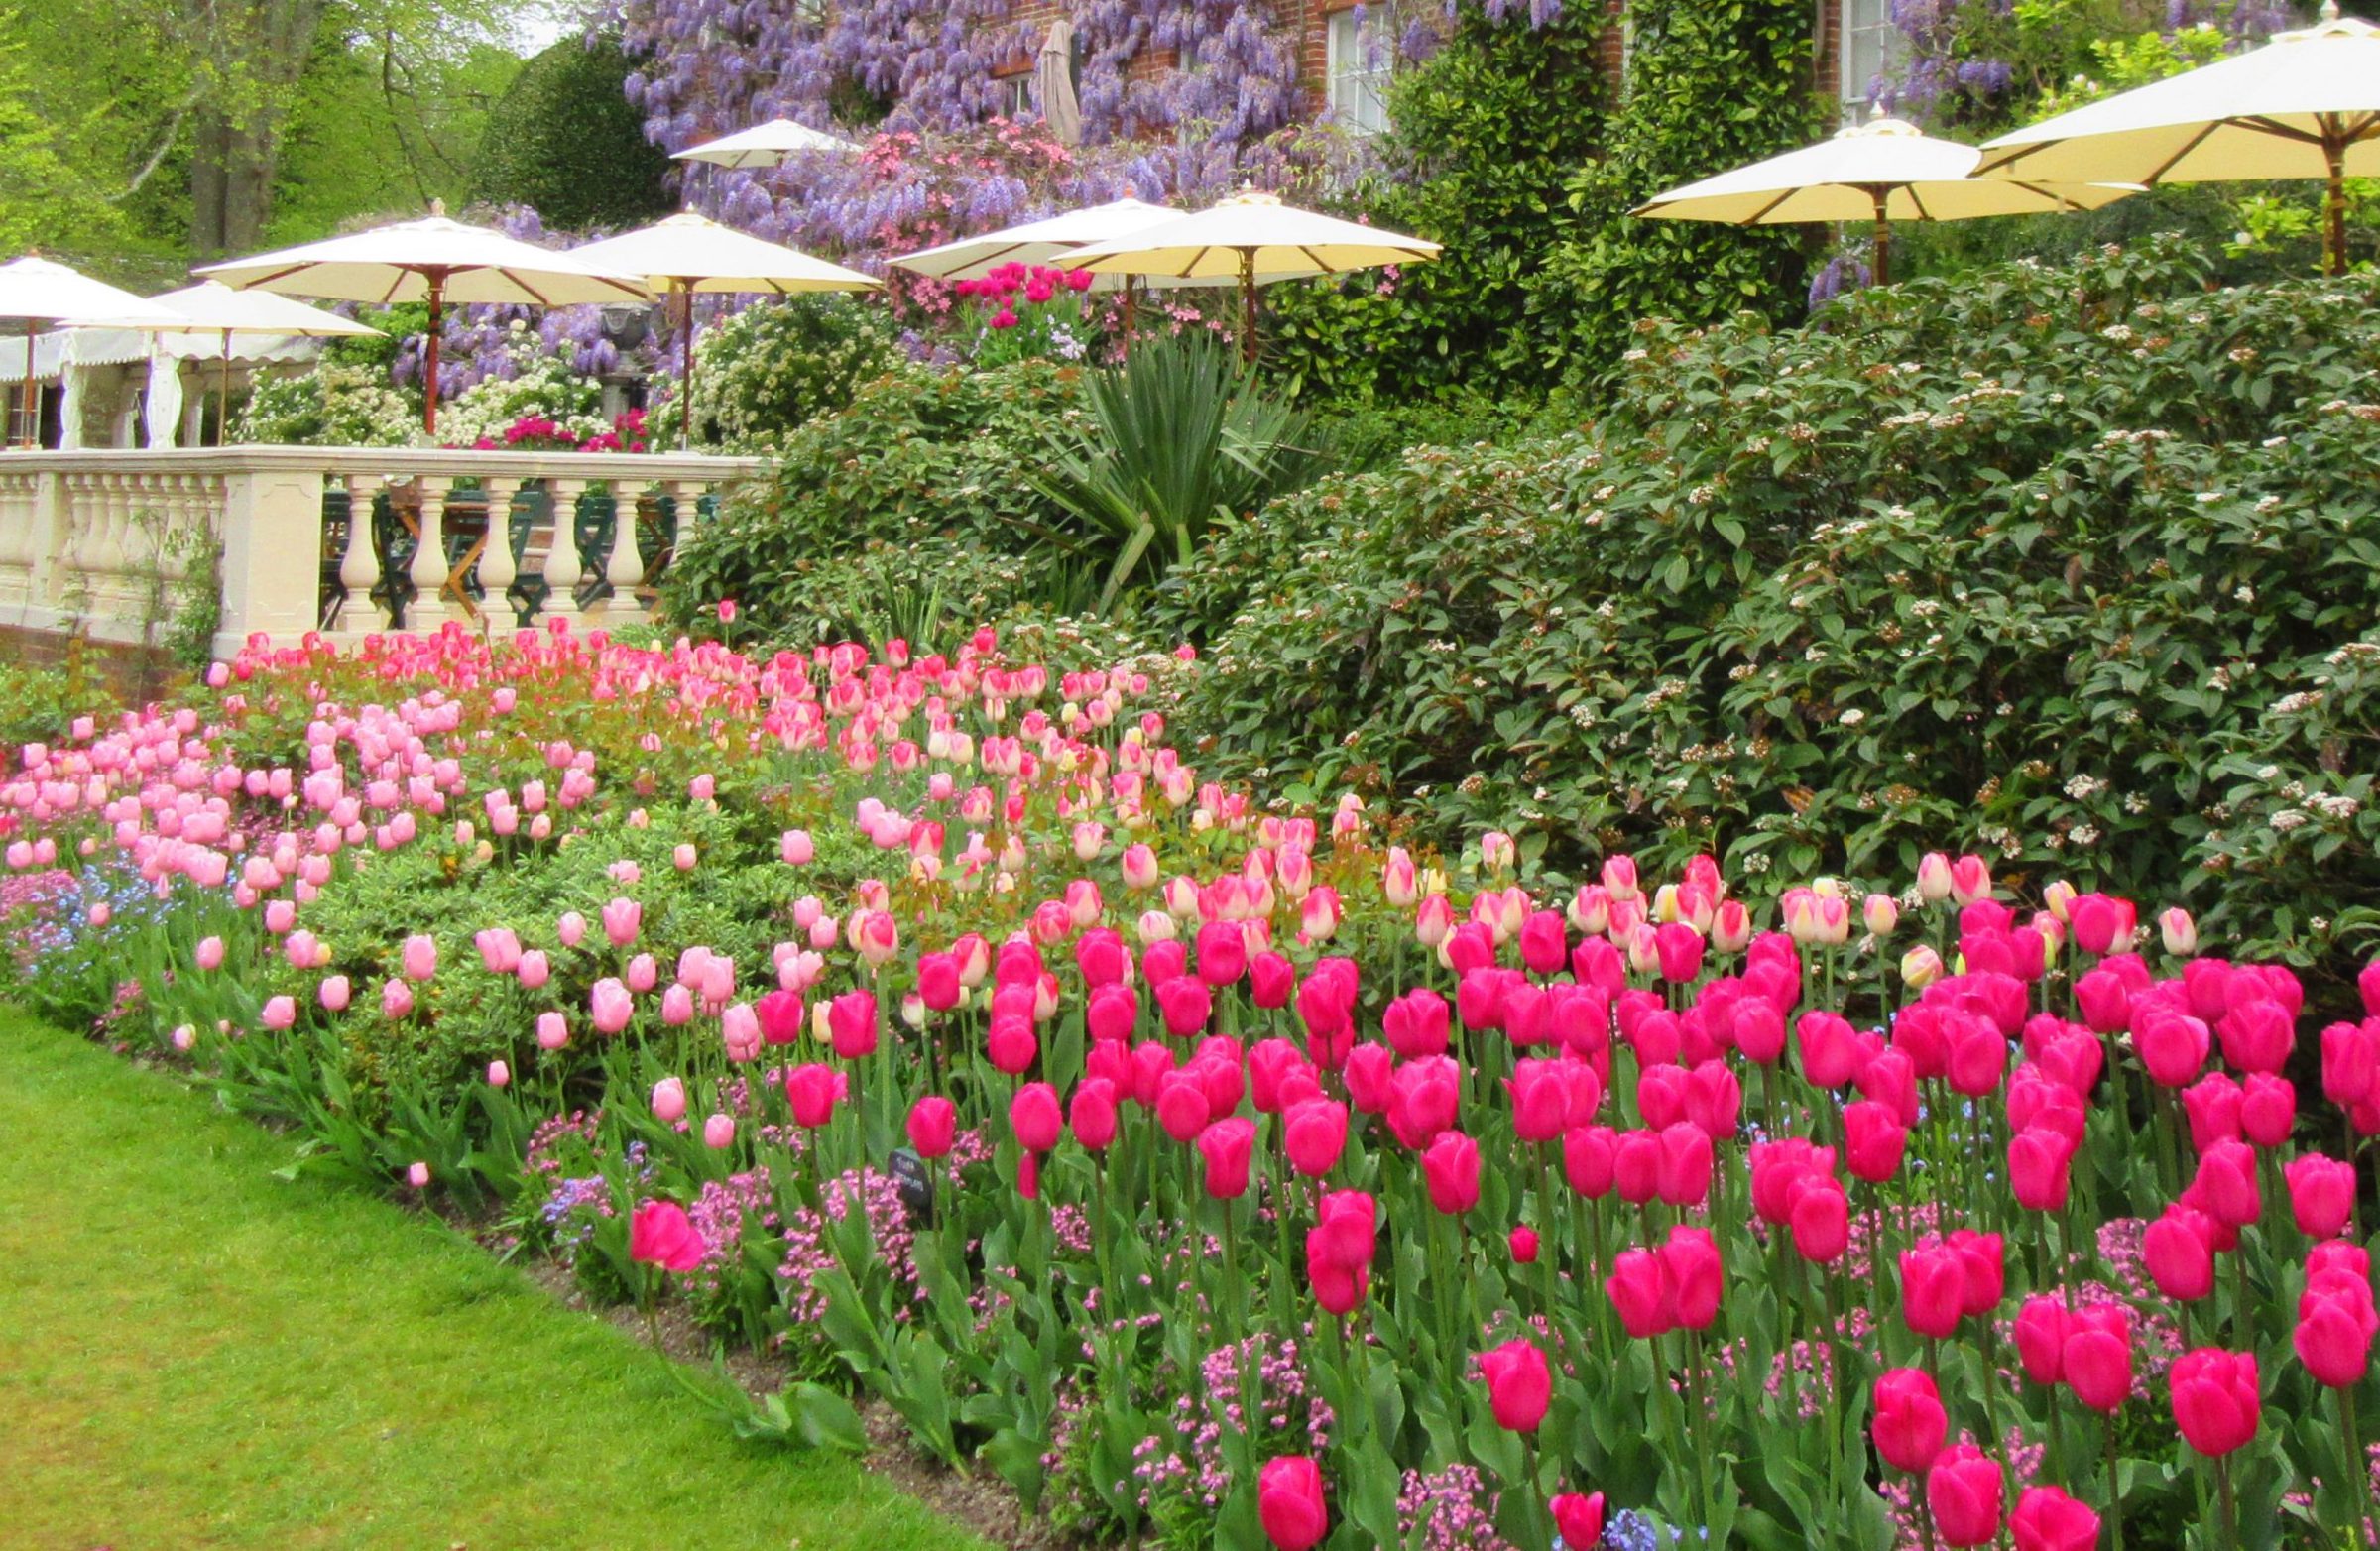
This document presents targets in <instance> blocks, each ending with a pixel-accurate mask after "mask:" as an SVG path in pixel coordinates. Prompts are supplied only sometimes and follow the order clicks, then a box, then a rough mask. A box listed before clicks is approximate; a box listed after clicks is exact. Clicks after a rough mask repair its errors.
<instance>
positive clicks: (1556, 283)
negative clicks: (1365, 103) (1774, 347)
mask: <svg viewBox="0 0 2380 1551" xmlns="http://www.w3.org/2000/svg"><path fill="white" fill-rule="evenodd" d="M1632 9H1633V10H1634V11H1635V13H1636V18H1635V23H1634V29H1633V32H1632V33H1631V35H1630V46H1629V55H1628V68H1627V80H1626V88H1627V89H1626V92H1625V95H1624V97H1622V98H1621V99H1620V100H1618V101H1616V102H1615V101H1613V100H1611V98H1610V94H1609V92H1608V90H1607V89H1606V86H1605V84H1604V83H1605V81H1606V72H1605V69H1604V67H1603V64H1602V62H1601V55H1602V50H1603V46H1604V42H1605V38H1604V31H1605V29H1606V27H1608V26H1609V25H1610V24H1609V22H1608V20H1607V19H1606V17H1605V15H1604V13H1603V9H1602V7H1601V6H1572V7H1570V8H1568V9H1566V10H1565V11H1564V13H1563V15H1562V16H1561V17H1560V18H1559V19H1558V20H1556V21H1554V22H1552V23H1551V24H1549V25H1547V26H1544V27H1538V28H1532V27H1530V26H1528V25H1526V22H1525V19H1524V18H1522V17H1520V16H1518V15H1515V16H1513V17H1512V18H1510V19H1509V20H1507V21H1505V22H1503V23H1500V24H1499V23H1496V22H1493V21H1491V20H1489V19H1488V18H1487V16H1486V14H1485V13H1483V12H1481V11H1480V10H1479V9H1478V8H1477V7H1476V5H1470V4H1467V5H1465V6H1464V7H1463V8H1462V12H1461V15H1460V18H1459V20H1458V23H1457V26H1456V29H1455V33H1454V36H1453V38H1452V39H1451V40H1450V41H1449V42H1448V44H1447V46H1446V47H1445V48H1444V49H1443V50H1442V51H1441V52H1440V53H1439V54H1438V55H1437V56H1436V57H1434V58H1433V59H1432V60H1430V61H1429V62H1428V63H1427V64H1425V65H1423V66H1422V67H1421V68H1419V69H1417V70H1415V71H1414V72H1413V73H1412V74H1411V75H1410V76H1408V77H1407V78H1406V80H1405V81H1404V82H1403V83H1401V84H1400V85H1399V86H1398V87H1397V88H1396V90H1395V94H1394V97H1393V98H1392V103H1393V112H1394V116H1395V120H1396V130H1395V137H1394V140H1393V142H1392V145H1391V151H1392V153H1393V154H1394V155H1395V156H1396V157H1398V158H1400V159H1401V160H1402V161H1403V162H1404V163H1406V164H1407V168H1406V170H1407V171H1409V172H1410V173H1411V174H1412V175H1413V176H1412V179H1411V180H1410V181H1406V182H1400V183H1398V184H1395V185H1393V186H1388V187H1382V188H1378V189H1373V190H1368V198H1367V208H1368V210H1369V211H1370V212H1371V214H1372V216H1373V217H1374V218H1375V219H1376V220H1378V221H1379V223H1380V224H1381V225H1383V226H1387V227H1391V228H1394V229H1398V230H1405V231H1412V232H1416V233H1419V234H1421V235H1423V236H1429V237H1434V238H1437V239H1439V240H1441V241H1443V242H1444V243H1445V244H1446V245H1447V247H1446V253H1445V255H1444V256H1443V257H1442V258H1441V259H1440V260H1439V261H1438V262H1437V263H1434V264H1426V265H1415V266H1412V267H1410V268H1408V269H1406V270H1405V271H1403V272H1402V273H1401V274H1399V275H1398V276H1396V277H1395V278H1394V279H1393V280H1390V281H1385V282H1384V281H1383V280H1382V279H1381V278H1380V277H1378V276H1376V275H1371V274H1366V275H1364V276H1360V277H1357V278H1354V279H1351V280H1349V281H1346V282H1343V283H1340V284H1338V285H1336V286H1332V287H1327V288H1324V287H1309V288H1304V289H1302V290H1300V289H1296V288H1286V287H1284V288H1277V289H1276V291H1275V293H1274V295H1273V297H1272V298H1271V300H1272V304H1273V308H1274V312H1275V315H1276V319H1277V321H1276V323H1275V326H1274V329H1273V332H1272V334H1271V336H1270V343H1269V345H1268V349H1269V351H1270V354H1269V357H1268V364H1269V366H1270V368H1271V369H1272V370H1273V371H1274V373H1275V374H1276V375H1279V376H1282V377H1283V378H1284V379H1285V380H1287V381H1288V382H1290V383H1292V384H1293V385H1295V386H1296V387H1298V388H1299V389H1301V390H1304V391H1310V392H1315V393H1318V394H1320V395H1322V396H1323V397H1325V398H1326V399H1330V400H1336V401H1342V402H1345V401H1354V402H1363V401H1368V400H1369V399H1371V398H1373V397H1374V396H1375V395H1377V396H1384V395H1394V396H1396V397H1400V398H1412V397H1416V396H1421V395H1431V394H1441V393H1444V392H1446V391H1447V390H1449V389H1450V388H1452V387H1455V386H1457V385H1461V386H1465V387H1468V388H1470V389H1473V390H1475V391H1482V392H1487V393H1505V392H1509V391H1512V390H1515V389H1533V390H1537V391H1542V390H1543V389H1544V388H1546V387H1547V386H1550V385H1553V384H1560V383H1570V384H1577V383H1582V382H1589V381H1592V380H1594V379H1595V378H1596V377H1597V376H1599V375H1600V374H1601V373H1602V372H1603V371H1605V370H1606V369H1607V368H1608V367H1609V365H1610V364H1611V362H1612V360H1613V359H1614V358H1615V357H1616V356H1617V355H1618V354H1619V352H1620V350H1621V349H1623V348H1624V347H1625V346H1624V335H1625V332H1626V330H1627V327H1628V325H1629V322H1630V320H1632V319H1634V318H1638V317H1645V316H1663V317H1676V318H1679V319H1682V320H1685V321H1687V322H1693V323H1704V322H1711V321H1714V320H1716V319H1719V318H1723V317H1725V316H1727V315H1728V314H1730V313H1732V312H1734V311H1736V310H1738V309H1740V308H1750V309H1752V310H1754V311H1757V312H1759V313H1761V314H1763V315H1764V316H1767V317H1770V318H1772V319H1784V318H1788V317H1798V316H1799V315H1800V312H1801V309H1802V306H1803V304H1804V297H1805V280H1804V277H1805V274H1806V272H1807V270H1808V267H1809V265H1808V253H1807V251H1806V237H1805V235H1804V234H1803V233H1801V232H1799V231H1797V230H1793V229H1773V230H1754V231H1743V230H1737V229H1734V228H1729V227H1714V226H1704V225H1699V224H1694V223H1686V222H1671V221H1647V220H1640V219H1638V218H1636V217H1635V216H1632V215H1630V214H1629V213H1628V211H1629V210H1630V209H1631V208H1633V207H1634V206H1635V205H1637V204H1640V203H1642V202H1643V201H1644V200H1645V199H1646V198H1648V197H1650V196H1651V195H1653V194H1655V193H1658V192H1659V191H1660V190H1661V189H1663V188H1666V187H1670V186H1674V185H1675V184H1678V183H1681V182H1686V181H1691V180H1692V179H1697V178H1702V177H1707V176H1709V175H1710V174H1713V173H1718V172H1722V171H1724V170H1725V169H1726V168H1728V167H1732V166H1735V165H1737V164H1739V163H1743V162H1749V161H1755V160H1758V159H1759V158H1761V157H1765V156H1772V155H1774V154H1776V153H1778V152H1781V151H1786V150H1790V149H1792V148H1793V147H1795V146H1799V145H1802V144H1805V143H1807V142H1808V141H1809V140H1811V139H1813V138H1814V137H1815V136H1816V134H1817V133H1818V131H1819V129H1820V128H1821V126H1822V123H1823V122H1824V120H1825V118H1826V115H1827V113H1828V112H1829V111H1831V108H1832V103H1831V101H1830V100H1828V99H1827V98H1826V97H1825V94H1823V93H1820V92H1817V91H1814V90H1813V85H1812V75H1813V64H1812V59H1811V40H1810V8H1809V6H1808V5H1806V4H1803V3H1800V0H1714V3H1712V4H1708V5H1691V6H1686V5H1672V6H1651V5H1645V6H1636V7H1633V8H1632Z"/></svg>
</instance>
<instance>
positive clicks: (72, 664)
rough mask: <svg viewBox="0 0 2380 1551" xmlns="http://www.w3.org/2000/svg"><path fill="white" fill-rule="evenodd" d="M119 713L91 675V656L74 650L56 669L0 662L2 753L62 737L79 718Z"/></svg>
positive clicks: (21, 663) (76, 649)
mask: <svg viewBox="0 0 2380 1551" xmlns="http://www.w3.org/2000/svg"><path fill="white" fill-rule="evenodd" d="M115 709H116V704H115V700H114V697H113V696H111V695H110V694H109V693H108V692H107V686H106V685H105V684H103V683H101V682H99V681H98V679H97V678H95V677H94V676H93V675H92V673H91V672H90V670H89V663H88V657H87V655H86V654H85V653H84V652H83V651H81V650H80V649H78V648H70V649H69V652H68V656H67V658H66V660H65V661H64V662H63V663H62V664H60V666H57V667H43V666H40V665H38V664H35V663H32V662H11V661H0V748H5V749H8V750H10V751H11V752H13V751H14V750H16V749H17V748H18V747H19V746H21V745H24V744H29V743H55V742H57V741H58V740H60V739H61V738H64V737H65V736H66V734H67V732H68V731H69V730H70V729H71V728H72V727H73V725H74V719H75V718H76V717H78V716H97V717H105V716H107V715H108V714H110V713H111V712H113V711H114V710H115Z"/></svg>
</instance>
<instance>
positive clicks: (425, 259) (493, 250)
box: [197, 203, 650, 434]
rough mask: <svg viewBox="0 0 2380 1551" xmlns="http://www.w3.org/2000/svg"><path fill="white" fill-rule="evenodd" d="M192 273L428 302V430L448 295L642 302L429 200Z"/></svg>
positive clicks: (634, 285) (607, 278) (332, 294)
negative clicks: (425, 209)
mask: <svg viewBox="0 0 2380 1551" xmlns="http://www.w3.org/2000/svg"><path fill="white" fill-rule="evenodd" d="M197 273H198V274H200V275H205V276H209V277H212V278H214V279H217V280H220V281H222V282H223V283H224V284H225V285H227V286H230V287H232V288H233V289H234V290H238V291H248V290H257V289H261V290H265V291H277V292H280V293H281V294H283V295H284V296H297V297H322V298H331V299H335V300H341V301H376V302H380V303H382V304H384V305H385V304H387V303H389V302H392V301H427V302H428V303H429V364H428V374H427V378H426V383H427V397H426V399H425V401H424V404H423V409H422V429H423V430H425V431H428V432H431V433H433V434H434V433H435V432H436V430H437V428H438V337H439V334H440V333H441V332H442V330H443V329H444V326H445V312H444V308H445V304H446V303H447V302H449V301H464V302H482V303H497V304H511V305H520V304H528V305H532V306H566V305H570V304H573V303H577V302H586V301H617V300H619V299H620V298H623V297H629V298H636V299H637V300H640V301H642V300H646V299H648V298H649V296H650V294H649V293H648V292H647V291H646V289H645V283H644V282H643V281H642V280H640V279H639V278H638V277H636V276H634V275H631V274H626V273H623V272H618V271H612V270H606V269H602V268H599V267H597V266H594V265H591V264H589V263H587V262H586V261H585V260H583V259H581V258H579V257H577V256H576V255H575V254H568V253H555V252H552V251H551V250H549V249H545V248H538V247H533V246H532V245H531V244H529V243H526V242H522V241H521V240H519V239H518V238H514V237H507V236H506V235H504V233H502V232H499V231H491V230H489V229H488V228H487V227H485V226H466V225H464V224H463V223H462V222H461V221H450V220H448V219H447V218H446V216H445V213H444V211H443V210H442V209H441V208H440V207H439V206H437V205H436V204H434V203H433V204H432V205H431V207H430V214H429V215H428V216H427V217H425V218H423V219H421V220H417V221H399V222H397V223H395V224H394V225H390V226H376V227H374V228H372V229H371V230H370V231H362V232H355V233H352V234H351V235H348V236H345V237H332V238H328V239H326V240H324V241H322V242H309V243H306V244H305V245H303V246H302V247H297V248H284V249H282V250H281V251H280V252H278V253H264V254H259V255H257V256H256V257H254V258H248V259H234V260H232V261H230V262H229V263H225V264H209V265H206V266H204V267H203V268H201V269H199V270H198V271H197Z"/></svg>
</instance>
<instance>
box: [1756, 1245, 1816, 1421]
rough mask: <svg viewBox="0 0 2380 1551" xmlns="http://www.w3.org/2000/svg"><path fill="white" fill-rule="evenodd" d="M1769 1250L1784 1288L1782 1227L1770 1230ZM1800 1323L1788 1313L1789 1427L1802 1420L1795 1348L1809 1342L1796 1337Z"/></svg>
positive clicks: (1787, 1401)
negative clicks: (1796, 1329) (1797, 1325)
mask: <svg viewBox="0 0 2380 1551" xmlns="http://www.w3.org/2000/svg"><path fill="white" fill-rule="evenodd" d="M1768 1251H1769V1259H1770V1260H1771V1261H1772V1262H1773V1263H1774V1271H1773V1274H1774V1276H1775V1278H1776V1284H1777V1286H1778V1287H1779V1288H1780V1289H1782V1288H1783V1287H1784V1286H1785V1236H1784V1231H1783V1230H1782V1229H1778V1228H1774V1227H1772V1228H1771V1229H1770V1230H1769V1235H1768ZM1778 1301H1779V1304H1780V1305H1782V1303H1783V1301H1784V1300H1783V1299H1782V1298H1781V1297H1780V1299H1779V1300H1778ZM1799 1303H1800V1300H1799V1299H1796V1300H1795V1304H1796V1307H1795V1309H1794V1313H1799V1312H1800V1308H1799ZM1779 1312H1780V1313H1782V1312H1784V1311H1783V1309H1782V1307H1780V1309H1779ZM1798 1323H1800V1322H1799V1321H1797V1320H1794V1319H1793V1318H1792V1317H1791V1316H1790V1315H1788V1316H1787V1320H1786V1325H1785V1330H1784V1337H1785V1424H1786V1425H1787V1426H1788V1427H1798V1426H1800V1425H1801V1420H1802V1383H1801V1375H1800V1374H1799V1373H1798V1372H1796V1370H1798V1369H1799V1368H1800V1367H1801V1362H1800V1359H1799V1358H1798V1356H1797V1355H1796V1354H1795V1352H1794V1348H1795V1347H1797V1346H1803V1345H1807V1343H1806V1342H1803V1341H1799V1340H1797V1339H1796V1338H1795V1334H1794V1326H1795V1325H1796V1324H1798ZM1766 1376H1767V1375H1765V1374H1763V1375H1762V1377H1763V1378H1765V1377H1766Z"/></svg>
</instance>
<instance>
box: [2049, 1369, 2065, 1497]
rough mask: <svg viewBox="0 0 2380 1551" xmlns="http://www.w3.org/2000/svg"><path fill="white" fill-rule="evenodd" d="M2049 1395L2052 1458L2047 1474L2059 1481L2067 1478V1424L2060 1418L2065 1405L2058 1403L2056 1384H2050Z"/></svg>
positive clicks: (2053, 1479)
mask: <svg viewBox="0 0 2380 1551" xmlns="http://www.w3.org/2000/svg"><path fill="white" fill-rule="evenodd" d="M2049 1396H2050V1458H2049V1471H2048V1473H2047V1474H2048V1476H2049V1478H2050V1479H2051V1480H2052V1481H2054V1482H2058V1481H2064V1480H2065V1479H2066V1477H2065V1475H2064V1474H2063V1472H2064V1470H2065V1466H2064V1463H2063V1462H2064V1461H2065V1459H2066V1430H2065V1425H2064V1424H2063V1423H2062V1422H2061V1421H2060V1420H2059V1412H2060V1411H2062V1410H2063V1409H2064V1407H2062V1406H2060V1405H2059V1403H2058V1386H2057V1385H2056V1384H2052V1385H2050V1387H2049Z"/></svg>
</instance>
